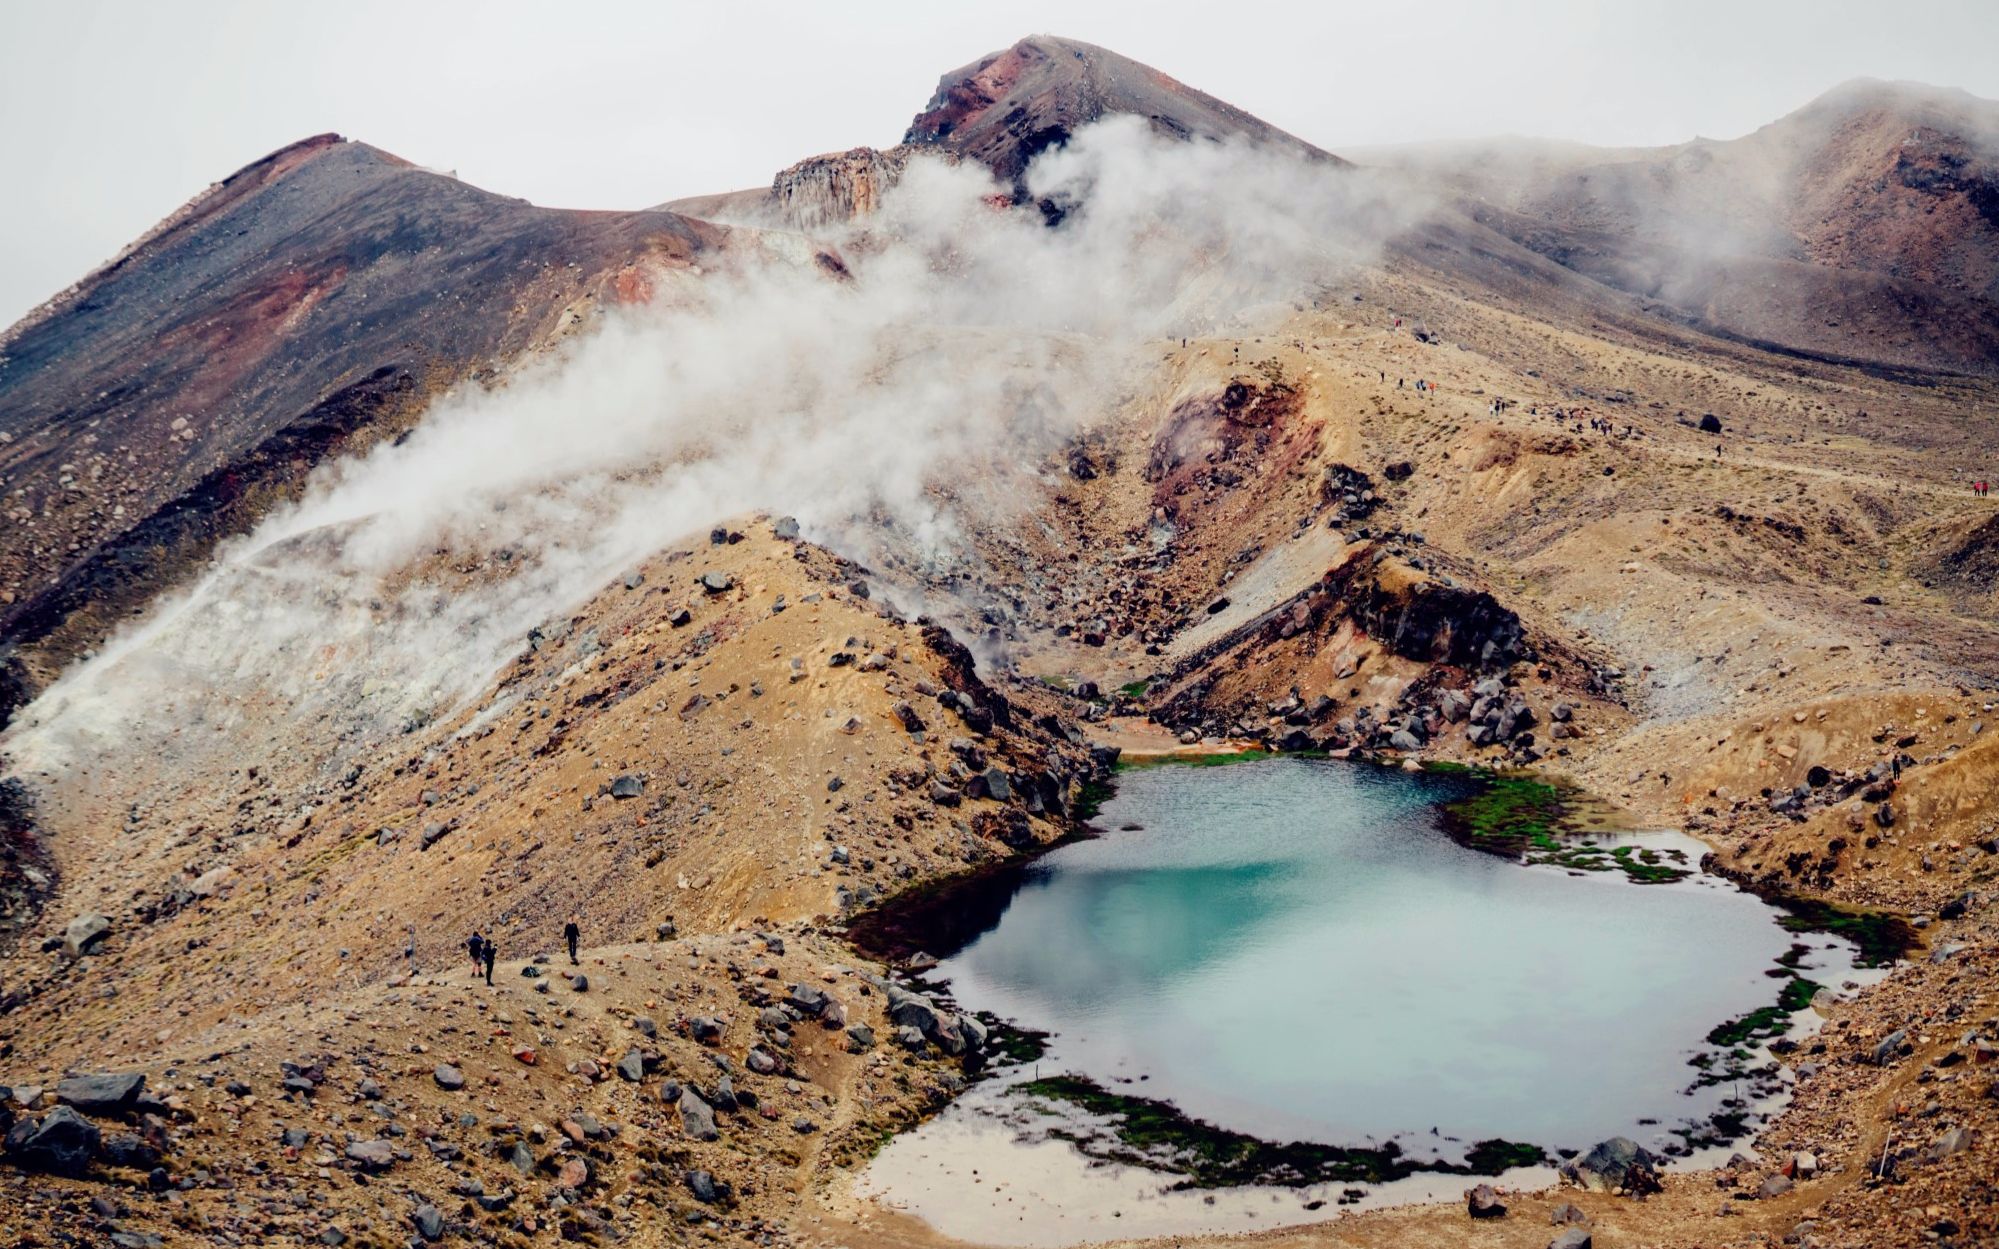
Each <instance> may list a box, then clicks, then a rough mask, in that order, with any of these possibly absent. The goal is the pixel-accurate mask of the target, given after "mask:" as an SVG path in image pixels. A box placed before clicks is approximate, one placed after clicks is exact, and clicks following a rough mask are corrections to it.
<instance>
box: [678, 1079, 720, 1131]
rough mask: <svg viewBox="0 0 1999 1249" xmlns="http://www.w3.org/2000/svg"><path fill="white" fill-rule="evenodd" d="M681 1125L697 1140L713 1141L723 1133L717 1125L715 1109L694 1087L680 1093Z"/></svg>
mask: <svg viewBox="0 0 1999 1249" xmlns="http://www.w3.org/2000/svg"><path fill="white" fill-rule="evenodd" d="M680 1126H681V1127H682V1129H684V1130H685V1131H686V1133H687V1134H688V1135H689V1136H691V1137H693V1138H694V1139H695V1140H697V1141H712V1140H715V1139H717V1138H719V1137H720V1136H721V1135H722V1134H721V1132H720V1131H718V1130H716V1127H715V1111H714V1108H713V1107H711V1106H709V1105H708V1103H707V1102H704V1101H702V1100H701V1096H700V1094H698V1093H696V1092H695V1091H694V1090H693V1089H683V1090H681V1093H680Z"/></svg>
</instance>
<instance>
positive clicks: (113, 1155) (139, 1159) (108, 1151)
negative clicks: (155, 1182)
mask: <svg viewBox="0 0 1999 1249" xmlns="http://www.w3.org/2000/svg"><path fill="white" fill-rule="evenodd" d="M97 1154H98V1156H99V1157H100V1158H102V1159H104V1161H105V1163H106V1164H108V1165H110V1166H114V1167H129V1168H131V1169H132V1170H134V1171H150V1170H152V1169H153V1168H154V1167H156V1166H159V1165H160V1162H161V1161H162V1159H161V1156H160V1151H159V1150H157V1149H155V1148H154V1147H153V1146H152V1145H150V1144H148V1143H147V1142H146V1140H145V1138H143V1137H141V1136H139V1135H138V1134H137V1133H133V1132H108V1133H106V1134H105V1135H104V1139H103V1141H102V1142H101V1143H100V1144H99V1145H98V1147H97Z"/></svg>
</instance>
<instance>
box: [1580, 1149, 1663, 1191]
mask: <svg viewBox="0 0 1999 1249" xmlns="http://www.w3.org/2000/svg"><path fill="white" fill-rule="evenodd" d="M1656 1162H1657V1159H1655V1158H1654V1157H1653V1156H1652V1155H1651V1154H1650V1153H1649V1152H1647V1151H1646V1150H1645V1149H1644V1148H1643V1147H1641V1146H1640V1145H1639V1144H1638V1142H1637V1141H1634V1140H1632V1139H1631V1138H1630V1137H1627V1136H1613V1137H1611V1138H1610V1139H1609V1140H1607V1141H1600V1142H1598V1143H1597V1144H1596V1145H1595V1146H1594V1147H1593V1148H1592V1149H1591V1150H1590V1151H1589V1152H1588V1153H1586V1154H1584V1155H1583V1156H1582V1157H1580V1158H1576V1159H1572V1160H1570V1161H1568V1162H1565V1163H1563V1164H1562V1166H1561V1173H1562V1178H1564V1179H1566V1180H1569V1181H1570V1182H1572V1183H1574V1184H1576V1185H1577V1186H1579V1187H1581V1188H1586V1189H1589V1190H1591V1191H1592V1192H1599V1193H1608V1192H1615V1191H1616V1190H1618V1189H1620V1188H1622V1187H1624V1182H1625V1178H1626V1175H1627V1173H1628V1172H1629V1171H1630V1169H1631V1167H1632V1166H1633V1165H1635V1164H1642V1165H1644V1166H1647V1167H1649V1166H1652V1165H1654V1164H1655V1163H1656Z"/></svg>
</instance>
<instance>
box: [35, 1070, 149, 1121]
mask: <svg viewBox="0 0 1999 1249" xmlns="http://www.w3.org/2000/svg"><path fill="white" fill-rule="evenodd" d="M145 1088H146V1076H145V1073H144V1072H140V1071H120V1072H106V1073H103V1074H98V1075H81V1076H70V1077H68V1078H67V1079H64V1080H58V1081H57V1082H56V1101H58V1102H60V1103H61V1104H63V1105H65V1106H74V1107H76V1109H78V1110H80V1111H82V1112H83V1113H84V1114H87V1115H118V1114H124V1113H125V1112H126V1111H128V1110H130V1109H132V1107H133V1106H135V1105H137V1104H138V1101H139V1094H140V1093H142V1092H144V1091H145Z"/></svg>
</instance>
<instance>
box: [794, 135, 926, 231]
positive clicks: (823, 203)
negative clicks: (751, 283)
mask: <svg viewBox="0 0 1999 1249" xmlns="http://www.w3.org/2000/svg"><path fill="white" fill-rule="evenodd" d="M908 163H909V149H908V148H906V147H893V148H890V149H889V150H888V151H886V152H878V151H876V150H875V149H874V148H871V147H857V148H853V149H851V150H849V151H845V152H832V153H828V154H827V155H825V156H814V157H811V158H809V159H806V160H802V161H799V162H798V163H797V164H796V165H793V166H791V167H790V168H788V169H785V170H782V171H780V172H779V173H778V175H777V177H776V178H774V179H773V180H772V181H771V188H770V205H771V208H772V209H773V210H774V211H775V212H776V213H777V214H778V215H779V217H780V218H781V219H782V220H783V221H784V223H785V224H787V225H789V226H791V227H792V228H794V229H799V230H812V229H816V228H818V227H820V226H824V225H828V224H832V223H835V222H842V221H852V220H854V219H855V218H857V217H866V216H868V215H870V214H871V213H873V212H874V211H875V210H876V209H877V208H879V207H881V199H882V196H883V195H885V194H886V193H887V192H888V190H889V188H890V187H893V186H894V185H895V184H896V182H897V180H898V179H900V178H901V177H902V171H903V168H904V167H905V166H906V165H908Z"/></svg>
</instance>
